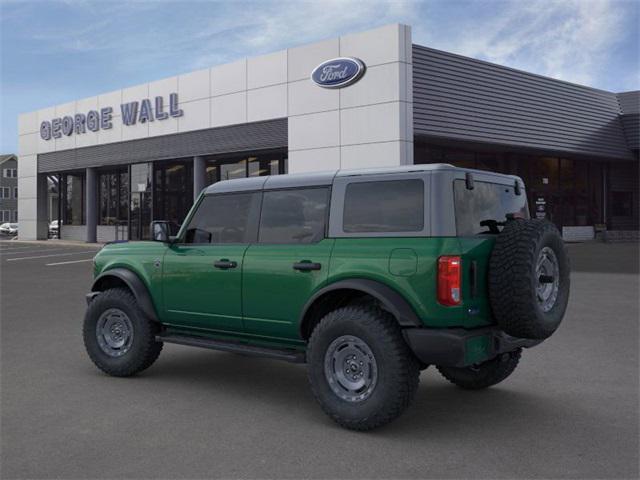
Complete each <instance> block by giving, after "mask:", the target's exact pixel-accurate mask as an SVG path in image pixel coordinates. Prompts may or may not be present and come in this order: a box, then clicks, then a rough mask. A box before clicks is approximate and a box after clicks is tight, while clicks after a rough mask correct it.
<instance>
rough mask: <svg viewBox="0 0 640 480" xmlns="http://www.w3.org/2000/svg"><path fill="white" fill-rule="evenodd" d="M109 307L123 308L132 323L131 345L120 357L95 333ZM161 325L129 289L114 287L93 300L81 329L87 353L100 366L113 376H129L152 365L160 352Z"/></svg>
mask: <svg viewBox="0 0 640 480" xmlns="http://www.w3.org/2000/svg"><path fill="white" fill-rule="evenodd" d="M109 309H118V310H120V311H122V312H124V313H125V314H126V315H127V317H128V318H129V321H130V323H131V325H132V327H133V336H132V340H131V344H130V347H129V349H128V351H126V352H125V353H123V354H122V355H121V356H118V357H114V356H110V355H108V354H107V353H105V352H104V351H103V349H102V348H101V347H100V345H99V343H98V336H97V334H96V325H97V323H98V321H99V319H100V317H101V315H102V314H103V313H104V312H106V311H108V310H109ZM159 329H160V328H159V325H158V324H157V323H155V322H153V321H152V320H150V319H148V318H147V317H146V316H145V315H144V314H143V313H142V311H141V310H140V308H139V307H138V305H137V303H136V299H135V297H134V296H133V294H132V293H131V292H130V291H129V290H127V289H124V288H112V289H109V290H105V291H104V292H102V293H101V294H100V295H98V296H97V297H96V298H94V299H93V300H92V301H91V303H90V304H89V306H88V308H87V312H86V314H85V317H84V326H83V332H82V333H83V337H84V345H85V348H86V350H87V353H88V354H89V357H90V358H91V360H92V361H93V363H94V364H95V365H96V366H97V367H98V368H99V369H100V370H102V371H103V372H105V373H108V374H109V375H112V376H114V377H128V376H131V375H135V374H136V373H138V372H141V371H143V370H145V369H146V368H149V367H150V366H151V365H152V364H153V362H155V361H156V359H157V358H158V355H160V351H161V350H162V345H163V344H162V342H157V341H156V334H157V333H158V332H159Z"/></svg>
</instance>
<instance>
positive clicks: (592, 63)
mask: <svg viewBox="0 0 640 480" xmlns="http://www.w3.org/2000/svg"><path fill="white" fill-rule="evenodd" d="M393 22H400V23H407V24H409V25H412V27H413V42H414V43H417V44H420V45H425V46H428V47H432V48H437V49H441V50H447V51H450V52H455V53H459V54H462V55H467V56H470V57H474V58H479V59H482V60H487V61H490V62H495V63H498V64H501V65H507V66H510V67H513V68H518V69H522V70H526V71H529V72H534V73H538V74H541V75H547V76H550V77H554V78H558V79H562V80H566V81H569V82H574V83H579V84H583V85H589V86H592V87H596V88H601V89H604V90H609V91H614V92H621V91H628V90H638V89H640V71H639V70H640V63H639V57H640V47H639V44H640V0H562V1H560V0H522V1H518V0H508V1H502V0H489V1H483V0H475V1H462V0H431V1H422V2H420V1H404V0H398V1H392V2H379V1H375V0H371V1H351V0H326V1H324V0H322V1H321V0H315V1H311V2H305V1H297V2H291V1H269V0H262V1H254V2H246V1H214V0H183V1H169V0H146V1H143V0H137V1H136V0H128V1H119V0H102V1H98V0H39V1H29V0H0V68H1V70H0V78H1V92H0V113H1V116H0V153H10V152H16V151H17V118H18V114H19V113H24V112H29V111H33V110H38V109H41V108H45V107H48V106H52V105H56V104H60V103H65V102H68V101H72V100H77V99H81V98H85V97H90V96H93V95H97V94H99V93H104V92H109V91H112V90H116V89H119V88H123V87H128V86H131V85H136V84H139V83H145V82H148V81H152V80H159V79H161V78H165V77H170V76H173V75H178V74H181V73H186V72H190V71H193V70H197V69H200V68H205V67H209V66H213V65H217V64H221V63H226V62H230V61H233V60H236V59H238V58H242V57H247V56H255V55H260V54H263V53H269V52H272V51H275V50H280V49H283V48H287V47H292V46H296V45H302V44H305V43H309V42H313V41H318V40H322V39H326V38H332V37H337V36H339V35H341V34H344V33H350V32H356V31H361V30H367V29H370V28H374V27H376V26H380V25H384V24H388V23H393ZM16 153H17V152H16Z"/></svg>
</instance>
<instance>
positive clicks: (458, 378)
mask: <svg viewBox="0 0 640 480" xmlns="http://www.w3.org/2000/svg"><path fill="white" fill-rule="evenodd" d="M521 354H522V350H521V349H518V350H514V351H513V352H509V353H503V354H502V355H499V356H498V357H496V358H494V359H493V360H489V361H488V362H484V363H481V364H479V365H472V366H470V367H464V368H455V367H437V368H438V371H439V372H440V373H441V374H442V376H443V377H444V378H446V379H447V380H449V381H450V382H451V383H453V384H454V385H457V386H459V387H461V388H464V389H467V390H480V389H482V388H487V387H491V386H492V385H496V384H498V383H500V382H502V381H503V380H505V379H506V378H507V377H508V376H509V375H511V374H512V373H513V371H514V370H515V369H516V367H517V366H518V362H519V361H520V355H521Z"/></svg>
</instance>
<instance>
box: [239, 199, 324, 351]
mask: <svg viewBox="0 0 640 480" xmlns="http://www.w3.org/2000/svg"><path fill="white" fill-rule="evenodd" d="M329 195H330V190H329V188H328V187H306V188H305V187H301V188H289V189H283V190H271V191H265V192H264V193H263V200H262V212H261V215H260V228H259V233H258V243H256V244H253V245H251V246H249V248H248V249H247V252H246V254H245V257H244V263H243V288H242V292H243V294H242V304H243V312H244V325H245V330H246V332H247V333H251V334H254V335H257V336H262V337H275V338H281V339H283V338H284V339H290V340H297V339H299V334H298V316H299V314H300V311H301V310H302V307H303V306H304V304H305V303H306V301H307V300H308V299H309V297H310V295H311V293H312V292H313V291H315V290H316V289H317V288H318V287H319V286H320V285H322V283H324V281H325V280H326V279H327V274H328V270H329V259H330V256H331V249H332V248H333V243H334V240H332V239H328V238H326V225H327V217H328V205H329Z"/></svg>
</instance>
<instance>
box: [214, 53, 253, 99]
mask: <svg viewBox="0 0 640 480" xmlns="http://www.w3.org/2000/svg"><path fill="white" fill-rule="evenodd" d="M246 89H247V60H246V59H244V58H243V59H242V60H238V61H237V62H233V63H227V64H225V65H218V66H216V67H213V68H211V95H212V96H217V95H225V94H227V93H235V92H240V91H242V90H246Z"/></svg>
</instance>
